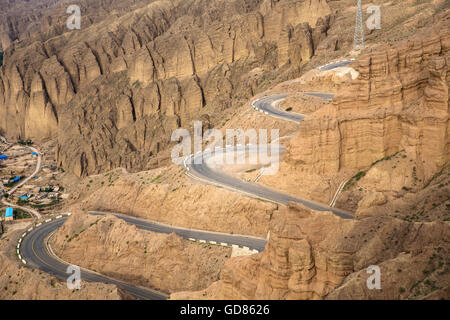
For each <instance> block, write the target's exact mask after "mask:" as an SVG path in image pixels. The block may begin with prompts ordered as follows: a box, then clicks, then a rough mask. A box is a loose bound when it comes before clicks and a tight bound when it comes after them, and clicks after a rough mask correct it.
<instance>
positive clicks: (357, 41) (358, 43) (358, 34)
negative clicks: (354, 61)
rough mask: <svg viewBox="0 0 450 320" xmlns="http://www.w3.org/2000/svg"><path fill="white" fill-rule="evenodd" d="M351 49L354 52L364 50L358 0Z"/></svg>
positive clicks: (361, 18) (361, 17)
mask: <svg viewBox="0 0 450 320" xmlns="http://www.w3.org/2000/svg"><path fill="white" fill-rule="evenodd" d="M353 49H354V50H355V51H358V50H362V49H364V26H363V13H362V5H361V0H358V4H357V5H356V24H355V38H354V40H353Z"/></svg>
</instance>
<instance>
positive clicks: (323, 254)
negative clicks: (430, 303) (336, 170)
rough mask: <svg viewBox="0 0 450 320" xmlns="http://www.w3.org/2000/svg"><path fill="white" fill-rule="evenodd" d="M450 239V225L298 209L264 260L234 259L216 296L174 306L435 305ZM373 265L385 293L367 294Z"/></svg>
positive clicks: (278, 216) (286, 215)
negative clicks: (423, 301) (249, 302)
mask: <svg viewBox="0 0 450 320" xmlns="http://www.w3.org/2000/svg"><path fill="white" fill-rule="evenodd" d="M449 236H450V234H449V233H448V222H432V223H409V222H406V221H402V220H399V219H393V218H389V219H384V218H379V217H377V218H368V219H364V220H358V221H357V220H353V221H352V220H343V219H340V218H337V217H336V216H334V215H333V214H331V213H327V212H316V211H311V210H309V209H307V208H305V207H303V206H301V205H296V204H290V207H282V208H281V209H280V210H279V211H278V212H276V213H275V214H274V215H273V216H272V219H271V227H270V239H269V242H268V244H267V246H266V248H265V250H264V252H262V253H259V254H257V255H253V256H249V257H237V258H232V259H230V260H228V261H227V263H226V264H225V267H224V269H223V270H222V272H221V275H220V281H218V282H216V283H214V284H213V285H211V286H210V287H209V288H208V289H206V290H204V291H200V292H180V293H176V294H172V296H171V298H172V299H323V298H325V297H328V298H331V299H335V298H352V299H371V298H372V299H373V298H378V299H399V298H400V297H401V298H407V297H411V298H419V297H424V296H428V294H430V293H431V292H434V298H439V297H444V296H445V290H448V285H449V274H448V264H446V262H445V261H446V259H448V254H449V252H448V250H447V249H446V246H445V243H447V241H449V240H450V239H449ZM430 260H431V262H430ZM370 265H379V266H380V268H381V283H382V286H381V290H369V289H368V288H367V285H366V280H367V278H368V277H369V276H370V274H367V273H366V269H367V267H369V266H370ZM422 268H423V270H425V271H424V272H422ZM347 276H348V277H347ZM344 279H345V282H343V281H344ZM427 280H428V281H427ZM430 283H435V284H436V283H438V284H440V286H439V288H438V287H436V286H434V287H433V286H432V285H430ZM427 284H428V285H427ZM442 285H443V286H442ZM400 288H403V289H400ZM419 288H420V289H419Z"/></svg>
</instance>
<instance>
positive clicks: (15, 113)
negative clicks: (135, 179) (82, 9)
mask: <svg viewBox="0 0 450 320" xmlns="http://www.w3.org/2000/svg"><path fill="white" fill-rule="evenodd" d="M110 2H111V3H116V1H110ZM112 7H114V6H113V5H112ZM86 10H88V12H89V6H88V7H87V9H86ZM329 24H330V9H329V7H328V5H327V3H326V1H322V0H313V1H301V0H297V1H289V0H283V1H272V0H265V1H221V0H216V1H210V0H208V1H206V0H190V1H179V0H173V1H152V2H150V3H147V4H146V5H143V6H141V7H139V8H136V7H135V6H131V7H130V11H129V12H126V13H122V14H117V15H116V16H115V17H114V19H113V21H111V16H108V15H105V16H104V19H101V18H100V19H99V21H95V22H93V23H92V24H90V25H87V26H86V27H83V28H82V29H81V30H74V31H71V32H63V33H61V34H57V35H55V36H53V37H49V38H48V39H46V40H45V41H33V38H30V39H25V40H24V41H21V42H18V43H14V44H13V45H12V46H11V47H9V48H8V49H7V50H6V53H5V62H6V63H5V66H4V67H3V68H2V71H1V73H2V75H1V79H2V80H1V81H0V113H1V114H2V115H4V116H3V117H2V118H0V129H1V130H2V131H3V132H5V134H6V135H7V136H8V137H21V138H31V139H35V140H42V139H46V138H50V137H54V136H55V135H58V139H59V148H58V165H60V166H62V167H64V168H66V169H68V170H70V171H72V172H74V173H75V174H76V175H78V176H83V175H87V174H92V173H98V172H101V171H104V170H108V169H110V168H114V167H117V166H123V167H126V168H133V169H139V168H142V167H145V166H148V160H149V159H150V158H151V157H153V156H154V155H155V154H157V153H158V152H160V151H161V150H162V149H164V148H165V147H166V146H167V145H168V144H169V143H170V137H171V132H172V131H173V130H174V129H175V128H178V127H180V126H183V127H188V128H189V127H190V122H191V120H193V119H194V118H196V119H199V118H200V116H201V114H205V113H206V114H208V115H209V116H210V117H206V119H205V120H206V121H205V122H208V118H211V119H210V121H212V122H214V121H215V119H220V111H221V110H224V109H227V108H229V107H230V106H233V105H236V104H239V103H241V102H242V101H245V100H246V99H248V98H249V97H251V96H253V94H254V91H255V90H257V88H258V82H252V83H249V82H248V81H243V80H242V79H241V76H242V75H244V74H246V73H247V72H249V71H251V70H252V69H254V68H255V67H263V68H264V69H265V70H266V72H269V73H270V72H271V71H273V70H275V68H278V67H282V66H285V67H286V68H289V67H290V66H291V67H298V66H300V65H302V64H304V63H305V62H307V61H308V60H309V59H310V58H311V57H312V55H313V53H314V48H315V47H316V46H317V45H318V43H319V42H320V41H321V40H322V39H323V38H324V37H325V35H326V32H327V30H328V28H329ZM266 76H267V75H265V77H266ZM220 120H223V119H220ZM74 123H76V124H77V125H73V124H74ZM205 125H206V126H208V125H209V124H208V123H206V124H205Z"/></svg>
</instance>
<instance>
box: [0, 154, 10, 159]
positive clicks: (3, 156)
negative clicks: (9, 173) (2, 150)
mask: <svg viewBox="0 0 450 320" xmlns="http://www.w3.org/2000/svg"><path fill="white" fill-rule="evenodd" d="M6 159H8V157H7V156H6V155H4V154H2V155H0V160H6Z"/></svg>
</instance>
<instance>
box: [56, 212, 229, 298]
mask: <svg viewBox="0 0 450 320" xmlns="http://www.w3.org/2000/svg"><path fill="white" fill-rule="evenodd" d="M51 245H52V248H53V250H54V251H55V253H56V254H57V255H58V256H59V257H61V258H62V259H64V260H66V261H69V262H72V263H76V264H77V265H80V266H81V267H85V268H87V269H90V270H94V271H97V272H100V273H102V274H105V275H108V276H111V277H113V278H117V279H121V280H124V281H127V282H131V283H134V284H137V285H142V286H147V287H151V288H155V289H159V290H161V291H163V292H175V291H179V290H199V289H201V288H205V287H207V286H208V285H209V284H210V283H212V282H213V281H215V280H217V278H218V275H219V272H220V269H221V268H222V265H223V263H224V262H225V260H226V258H227V257H229V256H230V255H231V249H230V248H224V247H221V246H214V245H209V244H199V243H194V242H191V241H188V240H184V239H182V238H181V237H179V236H177V235H175V234H171V235H166V234H158V233H153V232H147V231H143V230H138V229H137V228H136V227H135V226H131V225H128V224H127V223H125V222H124V221H123V220H120V219H118V218H116V217H113V216H106V217H98V216H88V215H87V214H85V213H82V212H80V211H74V212H73V214H72V216H71V217H70V218H69V220H68V221H67V222H66V223H65V224H64V225H63V226H62V227H61V228H60V229H59V230H58V232H57V233H56V234H55V237H54V238H53V239H52V241H51Z"/></svg>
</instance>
